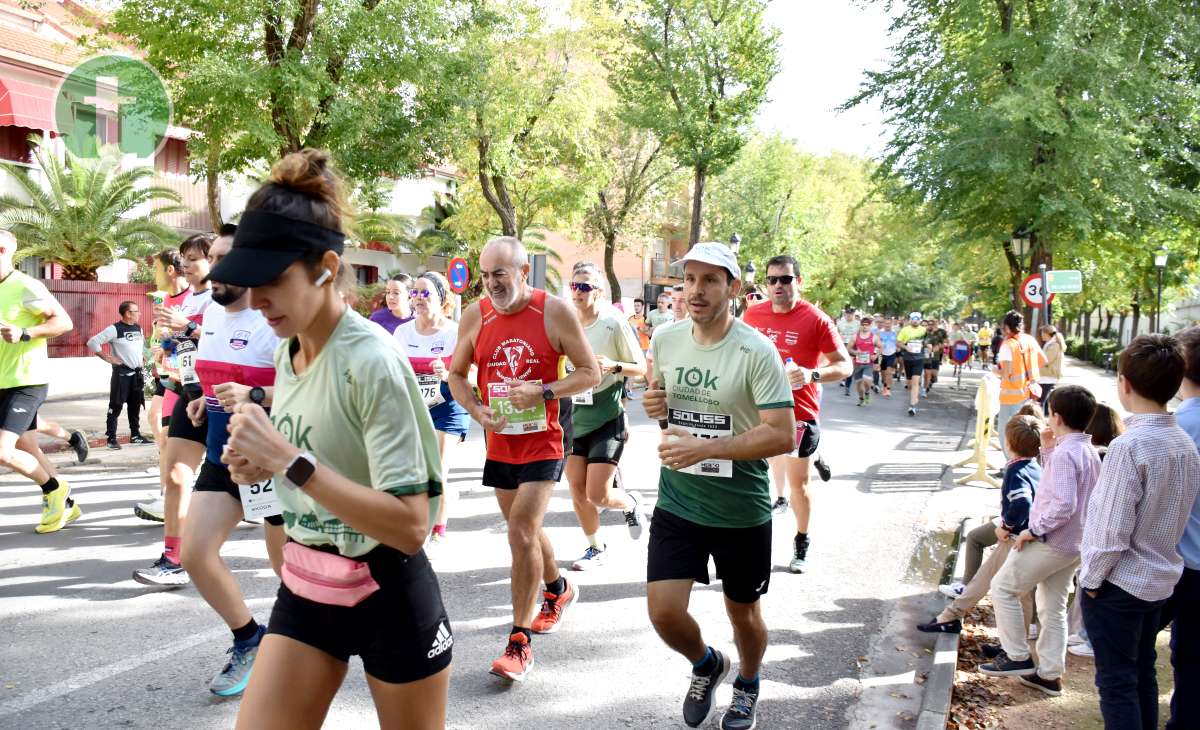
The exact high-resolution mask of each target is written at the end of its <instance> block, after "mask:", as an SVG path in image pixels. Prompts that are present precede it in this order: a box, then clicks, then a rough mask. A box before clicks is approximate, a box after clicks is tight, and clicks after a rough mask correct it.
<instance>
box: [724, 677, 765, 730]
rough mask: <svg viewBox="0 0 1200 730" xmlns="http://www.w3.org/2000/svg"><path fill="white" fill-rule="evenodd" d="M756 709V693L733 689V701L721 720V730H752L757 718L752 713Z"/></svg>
mask: <svg viewBox="0 0 1200 730" xmlns="http://www.w3.org/2000/svg"><path fill="white" fill-rule="evenodd" d="M757 708H758V693H757V692H747V691H746V690H744V689H738V688H737V687H736V686H735V687H734V688H733V699H732V700H731V701H730V702H729V709H728V710H725V716H724V717H722V718H721V730H754V727H755V726H756V725H757V724H758V718H757V717H755V714H754V711H755V710H756V709H757Z"/></svg>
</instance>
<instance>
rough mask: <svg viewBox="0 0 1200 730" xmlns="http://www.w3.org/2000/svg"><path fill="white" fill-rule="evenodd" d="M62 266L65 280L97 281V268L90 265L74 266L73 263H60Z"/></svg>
mask: <svg viewBox="0 0 1200 730" xmlns="http://www.w3.org/2000/svg"><path fill="white" fill-rule="evenodd" d="M59 265H60V266H62V278H63V280H64V281H95V280H96V270H95V269H94V268H91V267H88V266H73V265H71V264H59Z"/></svg>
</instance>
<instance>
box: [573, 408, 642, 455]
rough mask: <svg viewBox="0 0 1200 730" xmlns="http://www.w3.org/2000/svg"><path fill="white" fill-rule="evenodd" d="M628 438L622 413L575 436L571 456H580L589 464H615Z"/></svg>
mask: <svg viewBox="0 0 1200 730" xmlns="http://www.w3.org/2000/svg"><path fill="white" fill-rule="evenodd" d="M628 439H629V429H628V428H626V426H625V414H624V413H622V414H620V415H618V416H617V417H616V418H614V419H612V420H611V421H609V422H607V423H604V424H601V425H600V427H599V428H597V429H596V430H595V431H592V432H591V433H588V434H584V435H583V436H576V437H575V442H574V443H573V444H571V456H582V457H584V458H585V459H587V463H589V464H613V465H616V464H618V463H620V461H621V454H622V453H623V452H624V451H625V442H626V441H627V440H628Z"/></svg>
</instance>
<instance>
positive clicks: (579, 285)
mask: <svg viewBox="0 0 1200 730" xmlns="http://www.w3.org/2000/svg"><path fill="white" fill-rule="evenodd" d="M571 291H577V292H579V293H580V294H587V293H588V292H594V291H600V287H598V286H594V285H592V284H588V283H586V282H582V281H572V282H571Z"/></svg>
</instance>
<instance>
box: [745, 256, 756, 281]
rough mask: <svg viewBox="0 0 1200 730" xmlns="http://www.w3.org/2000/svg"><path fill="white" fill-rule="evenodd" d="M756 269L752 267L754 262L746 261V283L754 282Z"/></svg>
mask: <svg viewBox="0 0 1200 730" xmlns="http://www.w3.org/2000/svg"><path fill="white" fill-rule="evenodd" d="M756 271H758V269H756V268H755V267H754V262H753V261H747V262H746V283H748V284H753V283H754V272H756Z"/></svg>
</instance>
